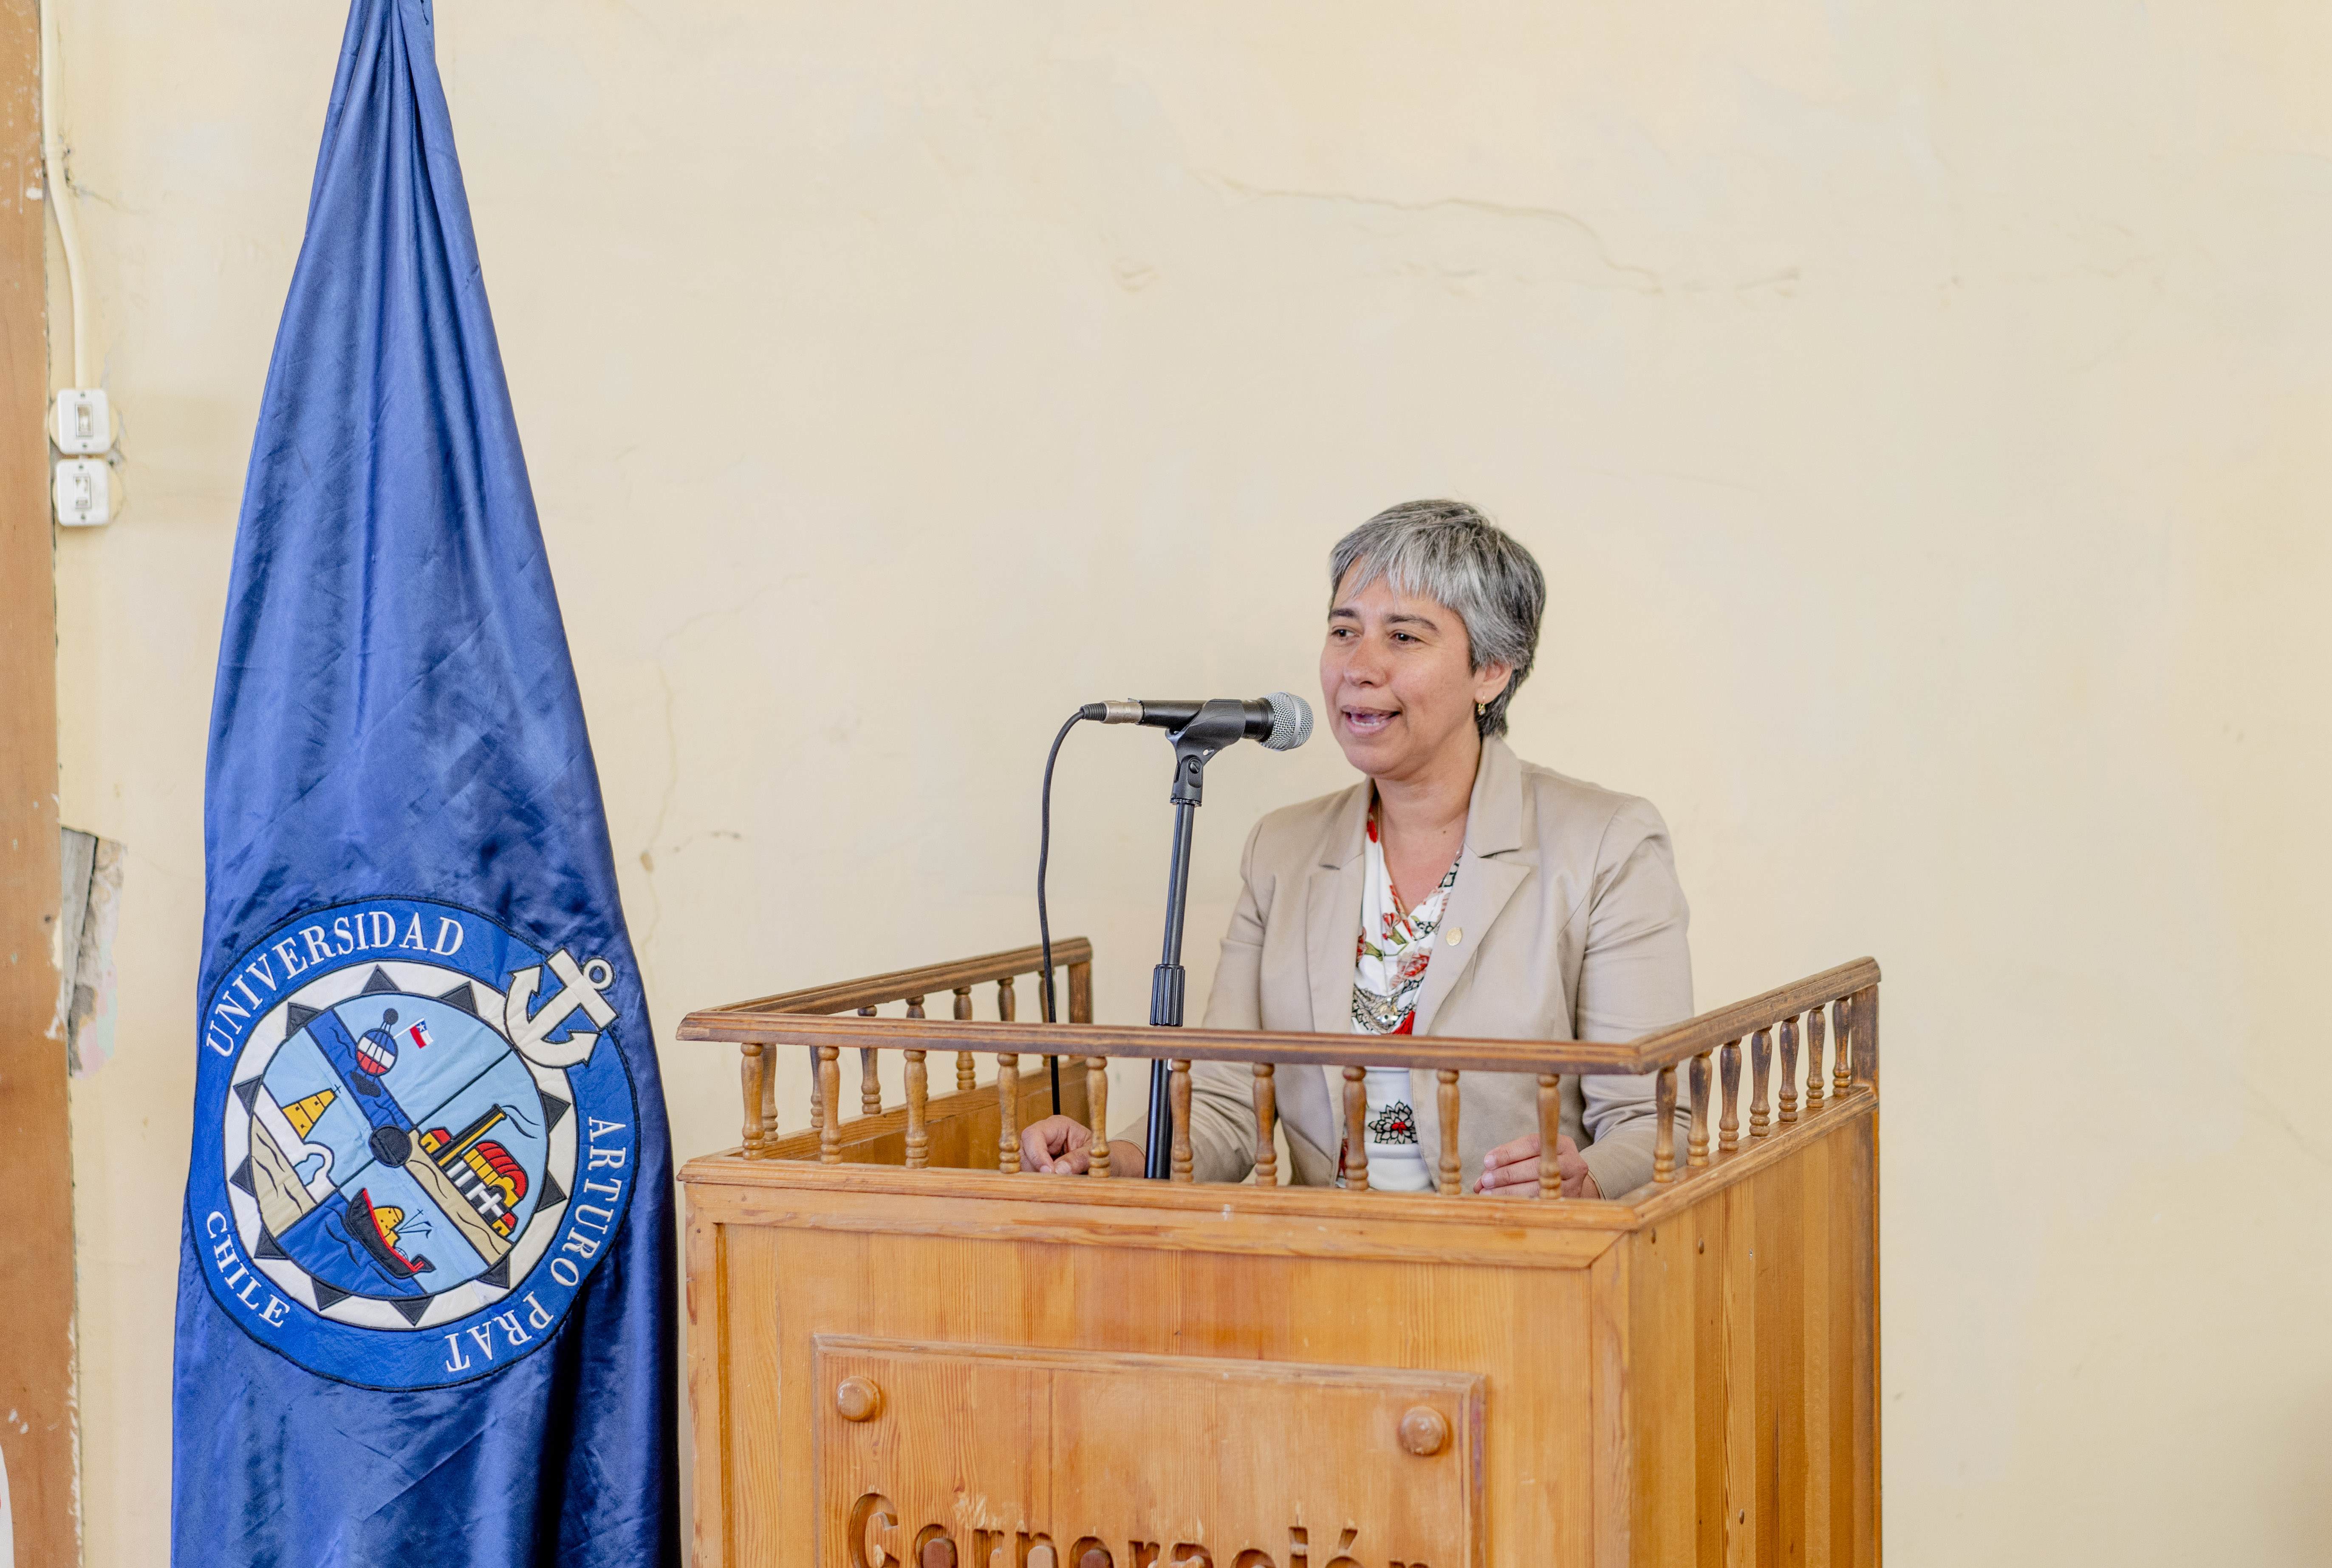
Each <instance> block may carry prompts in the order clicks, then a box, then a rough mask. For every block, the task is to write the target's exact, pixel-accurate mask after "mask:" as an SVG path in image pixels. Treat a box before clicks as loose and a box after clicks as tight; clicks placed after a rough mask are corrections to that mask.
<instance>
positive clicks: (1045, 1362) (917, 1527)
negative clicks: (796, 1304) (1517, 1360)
mask: <svg viewBox="0 0 2332 1568" xmlns="http://www.w3.org/2000/svg"><path fill="white" fill-rule="evenodd" d="M1482 1389H1483V1380H1482V1379H1481V1378H1479V1377H1477V1376H1468V1375H1466V1374H1463V1373H1452V1372H1420V1371H1413V1370H1409V1369H1404V1368H1389V1367H1382V1366H1357V1367H1346V1366H1330V1365H1322V1364H1319V1363H1316V1362H1301V1361H1296V1362H1280V1361H1266V1360H1248V1359H1240V1360H1236V1361H1226V1360H1223V1359H1221V1358H1219V1357H1215V1356H1209V1355H1183V1354H1173V1355H1160V1354H1140V1353H1127V1352H1123V1351H1098V1350H1062V1349H1037V1348H1019V1347H993V1346H982V1345H969V1344H962V1343H954V1342H951V1341H946V1340H940V1341H922V1342H915V1341H894V1340H884V1339H869V1338H865V1337H861V1336H858V1335H855V1334H816V1335H813V1336H812V1337H811V1341H810V1362H809V1394H810V1400H809V1406H810V1412H811V1424H812V1433H813V1435H812V1438H811V1448H812V1451H813V1458H812V1463H813V1467H814V1468H815V1471H816V1475H817V1480H816V1487H815V1489H816V1496H817V1512H816V1518H817V1534H818V1536H819V1540H818V1548H819V1561H821V1562H827V1563H853V1564H855V1563H876V1562H881V1561H883V1560H884V1558H886V1557H888V1558H906V1559H908V1560H910V1561H913V1558H909V1557H908V1554H909V1552H910V1551H911V1549H912V1550H913V1551H915V1552H917V1553H918V1554H921V1553H922V1552H923V1551H927V1550H928V1548H929V1546H930V1544H931V1543H932V1541H933V1540H935V1539H937V1538H939V1537H941V1536H942V1535H943V1536H945V1537H946V1538H948V1539H949V1540H950V1541H951V1542H952V1544H954V1545H955V1546H956V1548H957V1552H958V1558H959V1561H963V1560H969V1561H970V1562H973V1563H989V1562H990V1561H991V1560H992V1557H993V1553H994V1552H995V1550H996V1548H997V1547H998V1546H999V1545H1000V1546H1003V1547H1004V1548H1006V1554H1005V1557H1004V1562H1005V1563H1007V1564H1019V1563H1029V1562H1032V1561H1034V1560H1035V1554H1037V1552H1038V1551H1039V1550H1041V1549H1045V1548H1049V1549H1050V1550H1051V1552H1052V1553H1053V1554H1054V1561H1055V1562H1056V1563H1058V1562H1063V1561H1067V1562H1075V1561H1077V1560H1078V1559H1080V1558H1082V1557H1083V1556H1084V1555H1085V1553H1086V1552H1087V1551H1090V1550H1092V1549H1093V1548H1094V1546H1098V1547H1099V1548H1100V1549H1101V1550H1102V1551H1103V1552H1104V1554H1107V1555H1108V1556H1110V1557H1111V1558H1112V1559H1113V1561H1116V1562H1133V1561H1137V1560H1139V1558H1140V1557H1141V1555H1142V1552H1143V1550H1144V1549H1145V1548H1148V1549H1154V1550H1155V1551H1156V1552H1157V1553H1158V1554H1159V1558H1158V1561H1160V1562H1161V1563H1174V1562H1178V1561H1180V1562H1188V1561H1191V1560H1193V1559H1194V1558H1196V1557H1198V1556H1199V1554H1204V1557H1205V1558H1206V1559H1207V1560H1210V1561H1211V1562H1213V1563H1217V1564H1219V1565H1220V1568H1232V1565H1233V1564H1234V1563H1238V1562H1239V1561H1241V1560H1243V1559H1244V1560H1246V1561H1247V1562H1248V1563H1250V1564H1252V1563H1253V1562H1254V1560H1255V1557H1256V1556H1257V1554H1261V1555H1262V1556H1264V1557H1266V1558H1268V1559H1269V1560H1270V1561H1272V1562H1273V1563H1278V1562H1280V1561H1282V1560H1283V1559H1285V1557H1286V1556H1287V1555H1288V1554H1289V1548H1290V1545H1291V1544H1292V1543H1295V1542H1298V1541H1302V1542H1304V1543H1305V1544H1313V1543H1312V1541H1311V1537H1313V1536H1314V1535H1315V1533H1316V1534H1317V1535H1318V1540H1317V1542H1316V1544H1317V1545H1318V1547H1319V1548H1320V1549H1321V1551H1320V1560H1323V1561H1324V1560H1325V1559H1326V1558H1327V1557H1329V1556H1330V1555H1331V1554H1333V1553H1334V1551H1335V1548H1336V1545H1337V1543H1338V1541H1339V1540H1341V1539H1342V1538H1343V1535H1345V1533H1346V1532H1350V1533H1351V1535H1352V1546H1351V1553H1352V1555H1353V1556H1354V1557H1356V1558H1358V1559H1359V1560H1362V1561H1365V1562H1368V1563H1381V1562H1384V1561H1386V1560H1388V1559H1391V1560H1396V1561H1400V1562H1403V1563H1420V1564H1422V1563H1444V1564H1448V1565H1450V1568H1459V1565H1463V1564H1480V1563H1482V1561H1483V1559H1482V1555H1481V1537H1482V1477H1481V1439H1482V1432H1483V1420H1482ZM1295 1434H1315V1435H1316V1438H1315V1440H1312V1441H1305V1440H1301V1439H1298V1440H1290V1439H1291V1436H1292V1435H1295ZM1412 1437H1413V1438H1414V1439H1415V1440H1413V1441H1412V1440H1410V1439H1411V1438H1412ZM1453 1438H1457V1439H1459V1440H1456V1441H1452V1440H1451V1439H1453ZM1088 1543H1089V1544H1088ZM1071 1553H1075V1555H1074V1556H1072V1555H1069V1554H1071Z"/></svg>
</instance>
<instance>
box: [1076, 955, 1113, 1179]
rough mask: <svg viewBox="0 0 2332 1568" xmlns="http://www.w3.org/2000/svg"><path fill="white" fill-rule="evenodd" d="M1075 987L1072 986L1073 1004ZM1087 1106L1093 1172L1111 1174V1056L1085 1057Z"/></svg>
mask: <svg viewBox="0 0 2332 1568" xmlns="http://www.w3.org/2000/svg"><path fill="white" fill-rule="evenodd" d="M1075 994H1076V992H1075V987H1071V988H1070V997H1071V999H1072V1006H1074V1005H1075ZM1085 1108H1086V1114H1088V1115H1090V1116H1091V1117H1092V1118H1093V1156H1092V1158H1093V1173H1094V1175H1096V1176H1106V1175H1108V1174H1109V1058H1108V1057H1107V1056H1087V1057H1086V1058H1085Z"/></svg>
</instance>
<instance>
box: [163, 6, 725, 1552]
mask: <svg viewBox="0 0 2332 1568" xmlns="http://www.w3.org/2000/svg"><path fill="white" fill-rule="evenodd" d="M204 842H205V854H206V857H207V865H208V878H209V895H208V903H207V905H206V908H205V918H204V923H203V952H202V965H201V978H200V981H199V989H198V990H197V993H196V1005H197V1006H198V1007H199V1009H201V1010H200V1015H199V1018H198V1020H197V1033H196V1059H197V1061H198V1062H199V1064H200V1066H199V1068H198V1071H197V1073H196V1088H195V1132H194V1155H193V1162H192V1167H191V1169H190V1171H189V1172H188V1176H187V1181H186V1235H185V1245H184V1248H183V1255H182V1257H181V1262H180V1267H179V1278H178V1308H177V1372H176V1377H175V1380H174V1387H173V1394H172V1416H173V1420H174V1422H175V1427H176V1431H175V1443H176V1447H175V1451H174V1458H173V1467H172V1477H171V1483H172V1512H173V1532H174V1534H173V1556H174V1560H175V1561H176V1562H177V1563H178V1564H179V1565H180V1568H214V1565H217V1564H236V1563H265V1564H282V1565H285V1568H294V1565H297V1568H306V1565H309V1564H327V1563H329V1564H349V1565H358V1564H373V1563H379V1564H389V1563H396V1564H400V1565H403V1564H413V1563H432V1564H453V1563H459V1564H463V1565H464V1568H494V1565H500V1564H517V1563H545V1564H548V1563H560V1564H597V1563H607V1564H617V1563H620V1564H624V1565H626V1568H633V1565H636V1564H658V1563H676V1562H677V1561H678V1558H679V1539H678V1529H677V1519H678V1492H677V1477H676V1474H675V1469H676V1465H675V1458H674V1378H673V1349H674V1302H673V1279H672V1271H673V1257H674V1250H673V1217H672V1200H671V1190H672V1185H671V1152H670V1149H669V1147H668V1143H667V1139H666V1134H665V1127H664V1095H663V1089H662V1087H661V1085H659V1083H658V1081H657V1076H656V1063H655V1046H654V1037H653V1036H652V1034H651V1032H650V1030H649V1027H648V1018H647V1009H646V1002H645V998H644V997H643V995H642V992H641V988H640V980H639V970H638V967H637V965H636V963H635V962H634V961H633V957H632V951H631V942H630V939H629V937H628V936H627V935H626V932H625V928H624V920H623V913H622V911H621V909H620V907H619V906H618V904H617V902H616V876H615V865H614V861H613V858H612V856H610V854H609V850H608V844H607V822H606V818H605V816H604V814H603V812H602V809H601V806H600V799H599V786H598V779H597V772H596V770H595V769H594V767H593V763H592V759H591V748H590V743H589V740H588V736H587V735H586V734H585V731H584V726H583V712H582V706H581V703H580V702H579V701H578V696H577V693H576V687H575V675H574V669H573V666H572V664H570V663H569V658H568V652H567V640H566V634H565V631H564V629H563V627H562V626H561V624H560V621H559V604H558V599H557V598H556V596H555V594H554V593H553V591H552V588H551V581H550V567H549V564H548V562H547V561H546V560H545V559H544V556H543V549H542V538H541V532H540V528H539V527H538V525H537V522H536V520H535V512H534V502H533V499H532V496H531V493H530V490H529V487H528V483H527V476H526V465H525V462H524V459H523V458H522V457H521V454H520V451H519V439H518V428H517V424H516V421H515V419H514V418H513V416H512V414H511V403H510V393H509V388H508V387H507V386H506V384H505V383H504V381H503V378H502V361H501V356H500V351H499V350H498V349H497V348H496V346H495V342H494V330H493V323H492V319H491V318H490V317H489V315H488V313H487V310H486V296H485V292H484V286H483V281H482V279H481V276H480V272H479V265H478V255H477V247H476V244H475V241H474V239H473V236H472V234H471V230H470V215H469V206H468V202H467V198H466V197H465V196H464V194H463V189H462V177H461V172H460V169H459V167H457V166H456V164H455V161H454V139H453V132H452V127H451V124H450V122H449V120H448V119H447V115H446V110H445V100H444V91H443V89H442V87H441V86H440V85H439V82H438V79H437V68H436V64H435V57H434V53H433V49H432V43H431V38H430V14H429V10H428V6H427V5H426V3H425V0H355V4H354V7H353V9H352V11H351V12H350V14H349V27H348V35H347V38H346V40H345V41H344V43H342V46H341V52H340V61H339V72H338V75H337V77H336V79H335V81H333V84H332V96H331V102H330V108H329V110H327V113H326V116H325V123H324V139H323V148H322V151H321V153H320V156H319V158H318V159H317V166H316V179H315V186H314V188H313V191H312V192H311V196H310V198H309V206H308V231H307V237H306V240H305V243H304V244H303V245H302V247H301V253H300V261H299V265H298V267H297V269H296V271H295V272H293V274H292V290H291V297H290V299H289V301H288V302H287V303H286V305H285V307H284V311H283V324H282V330H281V332H280V334H279V335H278V337H277V339H276V343H275V354H274V359H273V361H272V364H271V365H270V367H269V369H268V377H267V388H266V393H265V396H264V398H263V402H262V404H261V407H260V416H259V431H258V435H257V438H256V441H255V442H254V444H253V452H252V459H251V470H250V473H249V475H248V477H247V480H246V483H245V490H244V503H243V515H242V521H241V526H240V529H239V531H238V532H237V535H236V539H235V552H234V578H233V583H232V587H231V588H230V590H229V594H228V607H227V615H226V627H225V635H224V636H223V638H222V641H221V646H220V650H219V672H218V686H217V691H216V693H215V699H214V703H213V709H212V715H211V734H210V765H209V775H208V779H207V785H206V793H205V803H204Z"/></svg>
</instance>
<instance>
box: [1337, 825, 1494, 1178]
mask: <svg viewBox="0 0 2332 1568" xmlns="http://www.w3.org/2000/svg"><path fill="white" fill-rule="evenodd" d="M1365 853H1366V855H1367V857H1368V858H1367V865H1366V867H1365V872H1364V875H1363V880H1362V890H1361V936H1360V942H1359V944H1358V946H1357V948H1356V950H1355V951H1354V954H1353V960H1352V1032H1353V1033H1354V1034H1357V1035H1406V1034H1409V1033H1411V1032H1412V1030H1413V1028H1414V1026H1415V1025H1416V1022H1417V1018H1416V1008H1417V994H1418V992H1419V990H1421V989H1423V987H1424V985H1425V967H1426V965H1427V963H1428V962H1429V961H1431V959H1432V957H1433V933H1434V932H1436V931H1438V930H1439V929H1440V926H1441V916H1442V913H1443V912H1444V911H1445V910H1447V909H1448V904H1449V890H1450V889H1451V888H1452V887H1454V886H1456V885H1457V884H1458V861H1457V860H1455V859H1453V860H1451V861H1450V863H1449V870H1448V874H1447V875H1444V876H1443V877H1442V878H1441V883H1440V885H1439V886H1438V887H1436V888H1435V889H1434V890H1433V891H1432V893H1430V894H1428V895H1427V896H1426V899H1425V901H1424V902H1423V903H1421V904H1415V905H1413V906H1412V905H1410V904H1408V903H1407V902H1406V901H1405V900H1404V899H1403V898H1402V897H1401V894H1400V889H1399V888H1398V887H1395V886H1394V885H1393V880H1392V873H1391V870H1390V869H1389V868H1387V866H1386V865H1385V857H1384V846H1383V844H1382V843H1381V842H1380V841H1379V839H1378V837H1377V813H1376V811H1375V810H1374V809H1373V808H1371V810H1370V812H1369V839H1368V845H1367V848H1366V852H1365ZM1464 854H1465V851H1464V849H1463V848H1462V847H1461V848H1460V849H1459V851H1458V856H1459V857H1460V858H1462V857H1463V856H1464ZM1326 1071H1327V1073H1328V1077H1329V1083H1328V1089H1329V1096H1330V1099H1329V1103H1330V1104H1342V1103H1343V1075H1342V1074H1341V1073H1339V1072H1338V1071H1337V1070H1336V1069H1334V1068H1333V1067H1332V1068H1328V1069H1326ZM1366 1086H1367V1092H1368V1133H1369V1185H1370V1186H1371V1187H1380V1188H1383V1189H1386V1190H1391V1191H1400V1192H1427V1191H1430V1190H1432V1189H1433V1185H1434V1182H1433V1175H1432V1172H1430V1171H1428V1170H1427V1169H1426V1168H1425V1161H1424V1159H1423V1158H1422V1157H1421V1155H1420V1154H1419V1150H1418V1143H1417V1113H1416V1110H1415V1107H1413V1106H1412V1105H1411V1104H1410V1079H1409V1069H1408V1068H1406V1067H1371V1068H1369V1069H1368V1072H1367V1085H1366ZM1345 1152H1349V1151H1343V1152H1339V1154H1338V1157H1337V1161H1336V1165H1337V1170H1338V1171H1339V1172H1340V1174H1339V1175H1338V1176H1337V1178H1336V1180H1337V1183H1338V1185H1340V1186H1341V1185H1342V1184H1343V1175H1342V1174H1341V1171H1343V1163H1344V1159H1343V1156H1344V1153H1345Z"/></svg>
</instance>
